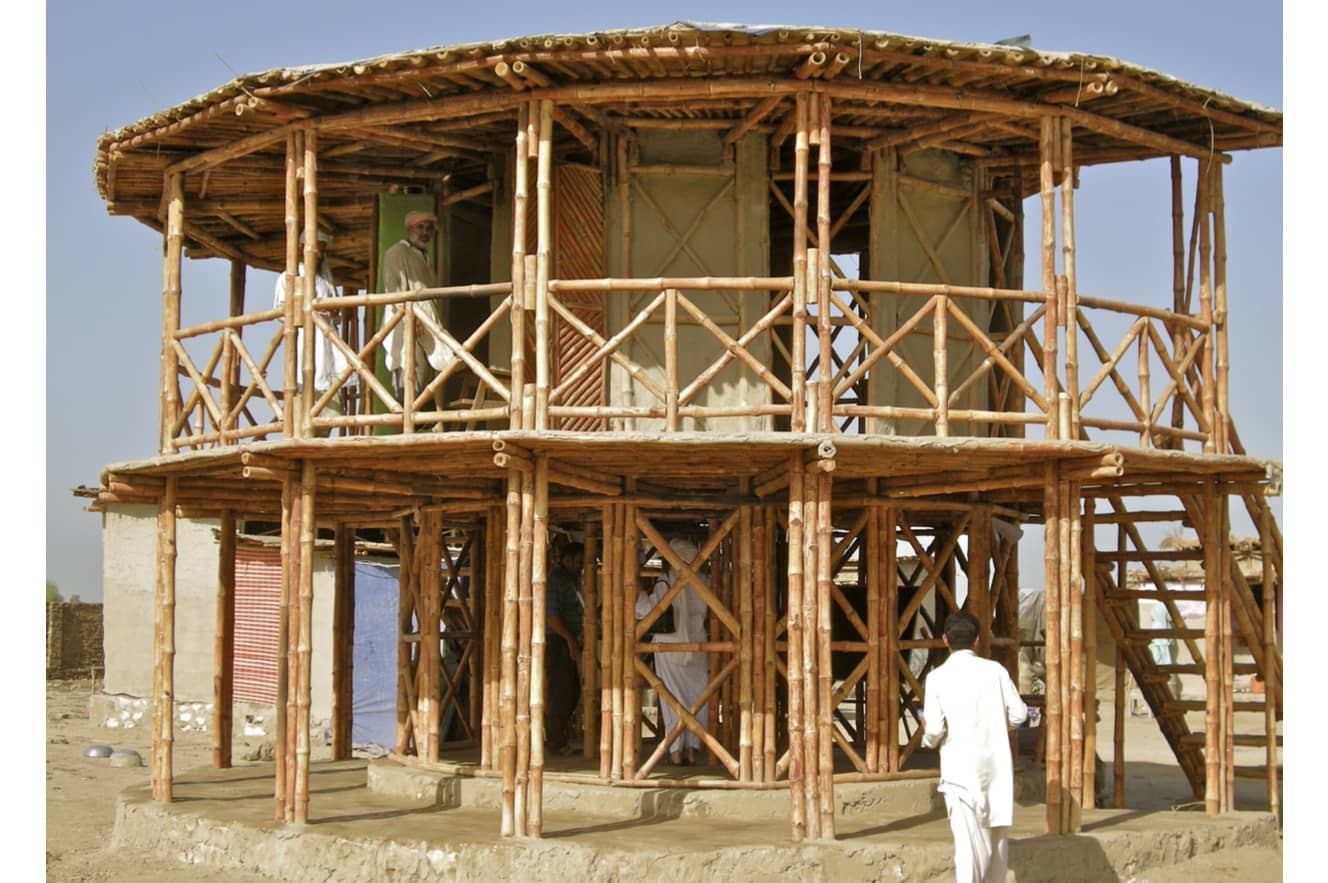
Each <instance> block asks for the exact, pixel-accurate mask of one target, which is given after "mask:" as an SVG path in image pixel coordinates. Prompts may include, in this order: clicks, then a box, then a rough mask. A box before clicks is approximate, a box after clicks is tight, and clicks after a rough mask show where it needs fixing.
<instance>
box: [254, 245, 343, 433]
mask: <svg viewBox="0 0 1328 883" xmlns="http://www.w3.org/2000/svg"><path fill="white" fill-rule="evenodd" d="M304 243H305V239H304V234H303V233H301V234H300V245H301V247H303V246H304ZM331 244H332V234H330V233H326V232H324V231H322V230H319V231H318V237H317V243H316V244H315V246H314V252H315V253H316V254H317V255H318V270H317V271H316V273H315V274H314V300H323V299H325V298H331V297H337V296H338V295H339V292H338V291H337V287H336V285H335V284H334V283H333V281H332V270H331V269H330V268H329V267H328V265H327V259H326V258H325V257H324V252H325V250H326V249H327V246H329V245H331ZM296 273H297V275H296V278H295V291H296V292H297V293H298V292H299V290H300V285H301V284H302V280H303V279H304V263H303V262H301V263H300V264H299V266H298V268H297V270H296ZM286 295H287V292H286V274H285V273H282V274H281V275H280V276H278V277H277V290H276V297H275V298H274V300H273V304H272V305H273V306H274V307H277V308H281V307H282V306H284V305H285V303H286ZM325 316H326V318H327V320H328V321H329V322H331V323H332V324H333V325H334V326H335V325H336V322H337V317H336V315H335V314H325ZM295 324H296V325H297V326H298V327H299V328H300V330H299V331H298V332H297V336H296V341H297V347H298V350H297V352H298V355H297V357H296V358H298V359H299V364H300V365H303V364H304V329H303V324H304V322H303V317H301V316H299V315H297V316H296V317H295ZM347 364H348V363H347V361H346V356H345V354H344V353H342V351H341V350H339V349H337V347H336V346H335V345H334V344H333V343H332V339H331V338H330V337H329V336H328V335H327V334H325V333H323V332H322V331H321V330H319V331H318V336H317V338H316V339H315V343H314V398H315V400H317V399H318V398H320V397H321V396H322V395H323V393H325V392H327V390H329V389H331V388H332V384H333V383H335V382H336V379H337V376H338V375H340V374H341V372H342V371H344V370H345V369H346V366H347ZM295 376H296V385H297V388H299V387H302V386H303V383H304V372H303V369H302V368H300V369H297V370H296V375H295ZM355 383H356V378H355V375H354V374H351V375H350V377H349V378H348V379H347V380H346V383H345V386H344V387H343V388H349V387H352V386H355ZM340 414H341V399H340V396H333V397H332V398H331V399H329V400H328V403H327V404H326V405H325V406H324V407H323V409H322V410H321V411H320V412H319V413H318V416H337V415H340ZM326 434H327V433H326V432H320V435H326Z"/></svg>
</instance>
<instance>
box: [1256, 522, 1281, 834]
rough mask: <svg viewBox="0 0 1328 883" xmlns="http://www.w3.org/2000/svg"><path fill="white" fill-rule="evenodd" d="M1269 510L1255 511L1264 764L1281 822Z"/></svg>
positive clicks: (1270, 806)
mask: <svg viewBox="0 0 1328 883" xmlns="http://www.w3.org/2000/svg"><path fill="white" fill-rule="evenodd" d="M1271 522H1272V512H1271V510H1270V509H1269V508H1268V507H1267V506H1265V507H1263V509H1262V510H1261V511H1260V512H1259V548H1260V549H1261V550H1262V555H1261V556H1260V557H1261V558H1262V564H1263V568H1262V569H1263V654H1264V665H1263V670H1264V687H1263V703H1264V706H1263V723H1264V736H1265V738H1266V740H1267V741H1266V743H1265V744H1266V746H1267V747H1266V751H1265V755H1264V764H1265V765H1266V768H1267V775H1268V809H1269V810H1270V811H1271V812H1272V813H1273V815H1274V816H1275V817H1276V819H1277V823H1278V825H1281V824H1282V803H1281V799H1280V797H1279V795H1278V788H1277V779H1278V776H1277V706H1278V704H1279V702H1280V692H1281V689H1282V682H1281V679H1280V678H1277V677H1274V675H1273V672H1274V671H1276V668H1275V666H1276V663H1277V619H1276V617H1277V607H1276V601H1275V598H1274V594H1273V593H1274V592H1275V591H1276V587H1275V585H1274V582H1273V561H1272V555H1271V554H1270V552H1271V551H1272V542H1271V533H1272V531H1271Z"/></svg>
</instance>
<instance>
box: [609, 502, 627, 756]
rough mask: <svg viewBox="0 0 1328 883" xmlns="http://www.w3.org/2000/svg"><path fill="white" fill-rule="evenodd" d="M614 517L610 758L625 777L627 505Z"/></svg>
mask: <svg viewBox="0 0 1328 883" xmlns="http://www.w3.org/2000/svg"><path fill="white" fill-rule="evenodd" d="M613 519H614V529H613V546H612V548H608V547H607V545H606V551H607V552H608V554H609V560H610V562H611V567H610V571H609V581H608V583H606V585H605V587H604V594H605V596H606V597H609V596H610V592H611V595H612V599H613V616H612V619H613V632H612V634H613V647H612V651H613V660H612V667H613V670H612V672H611V673H610V683H612V684H613V696H612V708H613V710H612V724H613V754H612V756H611V758H610V775H611V776H612V777H613V778H622V777H623V772H622V771H623V756H624V742H625V740H624V739H623V732H624V728H623V715H624V708H623V705H624V702H623V678H624V677H625V673H624V671H623V656H624V653H625V652H626V651H625V649H624V645H625V642H624V629H623V620H624V618H630V617H631V616H632V611H633V609H632V608H630V607H629V608H624V606H623V583H624V582H625V580H624V577H623V566H622V554H623V532H624V531H625V530H626V529H627V523H626V520H627V507H626V505H625V504H623V505H615V506H614V507H613Z"/></svg>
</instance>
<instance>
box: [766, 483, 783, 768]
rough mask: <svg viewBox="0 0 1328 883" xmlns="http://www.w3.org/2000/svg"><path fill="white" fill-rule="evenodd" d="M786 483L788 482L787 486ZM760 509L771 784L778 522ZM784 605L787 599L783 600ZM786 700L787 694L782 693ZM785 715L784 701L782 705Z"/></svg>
mask: <svg viewBox="0 0 1328 883" xmlns="http://www.w3.org/2000/svg"><path fill="white" fill-rule="evenodd" d="M786 483H787V482H786ZM761 508H762V525H763V526H764V528H765V540H764V543H763V544H762V546H761V547H760V548H761V560H762V567H761V572H762V574H763V578H764V581H765V598H766V600H765V604H764V605H763V607H762V609H761V615H762V618H763V620H764V626H763V627H764V630H765V631H764V641H763V644H764V647H765V650H764V656H765V659H764V660H763V662H762V666H763V670H764V680H765V735H764V736H763V738H764V740H765V774H764V775H765V781H767V782H774V781H775V779H776V773H775V767H776V766H777V764H778V757H777V754H778V752H779V733H780V729H779V698H778V693H777V691H776V689H775V679H776V676H777V674H778V669H779V659H778V656H777V655H776V654H777V651H776V648H775V632H776V629H777V628H778V621H779V600H780V599H779V584H780V582H781V581H780V580H779V579H778V578H777V577H776V571H777V570H778V561H777V555H776V550H775V534H776V532H777V531H778V530H779V525H778V523H777V522H778V519H777V517H776V515H775V511H774V509H773V507H771V506H763V507H761ZM785 601H787V597H786V598H785ZM785 696H787V690H786V691H785ZM785 711H786V712H787V701H786V702H785Z"/></svg>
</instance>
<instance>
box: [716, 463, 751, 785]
mask: <svg viewBox="0 0 1328 883" xmlns="http://www.w3.org/2000/svg"><path fill="white" fill-rule="evenodd" d="M750 489H751V480H750V479H746V478H744V479H743V480H741V481H740V482H739V486H738V491H739V493H743V494H746V493H749V492H750ZM739 511H740V513H741V515H740V518H739V524H738V550H737V555H736V558H735V561H734V571H733V572H734V576H735V583H736V588H737V596H738V611H739V612H738V619H739V622H740V624H741V632H740V635H741V642H740V648H739V651H738V658H739V668H740V670H739V675H738V677H739V685H738V703H737V705H738V713H737V716H736V720H735V721H734V722H735V723H736V725H737V727H738V763H739V764H740V767H741V769H740V773H739V778H740V779H741V780H742V781H744V782H749V781H752V780H753V779H754V778H755V770H754V767H753V758H754V742H755V735H754V729H755V726H756V722H755V710H756V700H755V694H754V688H755V677H756V673H755V656H756V647H757V640H758V638H757V630H756V622H755V609H754V607H753V595H754V593H755V588H756V587H755V583H756V579H755V573H754V570H755V564H756V562H755V557H754V549H753V527H754V525H753V521H752V518H753V512H752V507H751V506H743V507H742V508H741V509H740V510H739ZM711 658H714V657H711ZM729 717H730V719H731V720H733V719H734V717H733V715H732V714H730V715H729Z"/></svg>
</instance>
